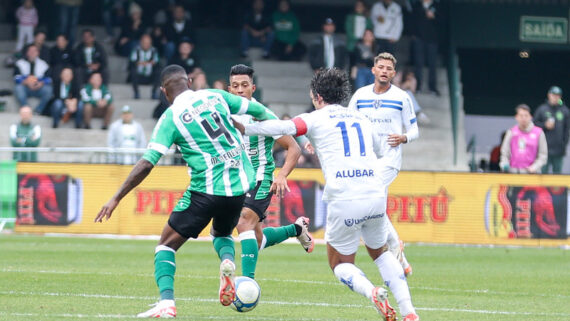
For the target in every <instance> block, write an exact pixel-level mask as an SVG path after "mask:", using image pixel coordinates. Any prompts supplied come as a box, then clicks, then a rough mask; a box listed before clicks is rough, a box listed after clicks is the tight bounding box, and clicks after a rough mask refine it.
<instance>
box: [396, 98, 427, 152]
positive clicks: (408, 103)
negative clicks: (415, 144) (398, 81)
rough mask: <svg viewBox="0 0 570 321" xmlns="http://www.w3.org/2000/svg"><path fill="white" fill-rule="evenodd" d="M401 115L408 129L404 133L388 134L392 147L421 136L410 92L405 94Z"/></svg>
mask: <svg viewBox="0 0 570 321" xmlns="http://www.w3.org/2000/svg"><path fill="white" fill-rule="evenodd" d="M401 115H402V124H403V125H404V128H405V129H406V133H405V134H403V135H399V134H390V135H389V136H388V144H389V145H390V146H392V147H396V146H398V145H400V144H406V143H409V142H412V141H414V140H416V139H418V137H419V136H420V131H419V129H418V121H417V119H416V113H415V112H414V106H413V104H412V100H411V99H410V97H409V96H408V94H405V98H404V100H403V104H402V113H401Z"/></svg>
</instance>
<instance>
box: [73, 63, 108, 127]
mask: <svg viewBox="0 0 570 321" xmlns="http://www.w3.org/2000/svg"><path fill="white" fill-rule="evenodd" d="M81 101H82V102H83V113H84V115H85V117H84V128H86V129H91V118H92V117H102V118H103V126H102V127H101V129H103V130H106V129H107V128H108V127H109V123H110V122H111V117H112V116H113V111H114V110H115V108H114V107H113V96H112V95H111V92H110V91H109V89H108V88H107V86H105V84H103V79H102V76H101V74H100V73H98V72H94V73H92V74H91V77H90V78H89V83H88V84H87V85H85V87H83V89H81Z"/></svg>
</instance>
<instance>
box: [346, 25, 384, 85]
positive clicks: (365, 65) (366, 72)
mask: <svg viewBox="0 0 570 321" xmlns="http://www.w3.org/2000/svg"><path fill="white" fill-rule="evenodd" d="M376 52H378V44H377V43H376V39H375V38H374V33H373V32H372V29H366V30H365V31H364V35H363V37H362V40H361V41H359V42H358V43H357V44H356V47H354V50H353V52H352V56H353V58H352V61H353V62H354V66H353V67H352V70H351V73H350V74H351V76H352V78H353V79H354V90H356V89H358V88H360V87H364V86H366V85H370V84H371V83H373V82H374V75H373V74H372V67H373V66H374V57H376Z"/></svg>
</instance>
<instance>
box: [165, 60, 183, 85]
mask: <svg viewBox="0 0 570 321" xmlns="http://www.w3.org/2000/svg"><path fill="white" fill-rule="evenodd" d="M175 74H183V75H186V70H184V68H182V66H179V65H168V66H166V67H164V69H163V70H162V72H161V73H160V82H161V83H162V85H164V83H165V82H166V80H168V78H170V77H171V76H173V75H175Z"/></svg>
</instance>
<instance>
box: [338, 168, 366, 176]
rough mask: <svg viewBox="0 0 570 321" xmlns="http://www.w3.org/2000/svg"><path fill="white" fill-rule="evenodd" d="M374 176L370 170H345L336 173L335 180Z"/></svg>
mask: <svg viewBox="0 0 570 321" xmlns="http://www.w3.org/2000/svg"><path fill="white" fill-rule="evenodd" d="M364 176H374V170H372V169H347V170H341V171H337V172H336V178H347V177H364Z"/></svg>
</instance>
